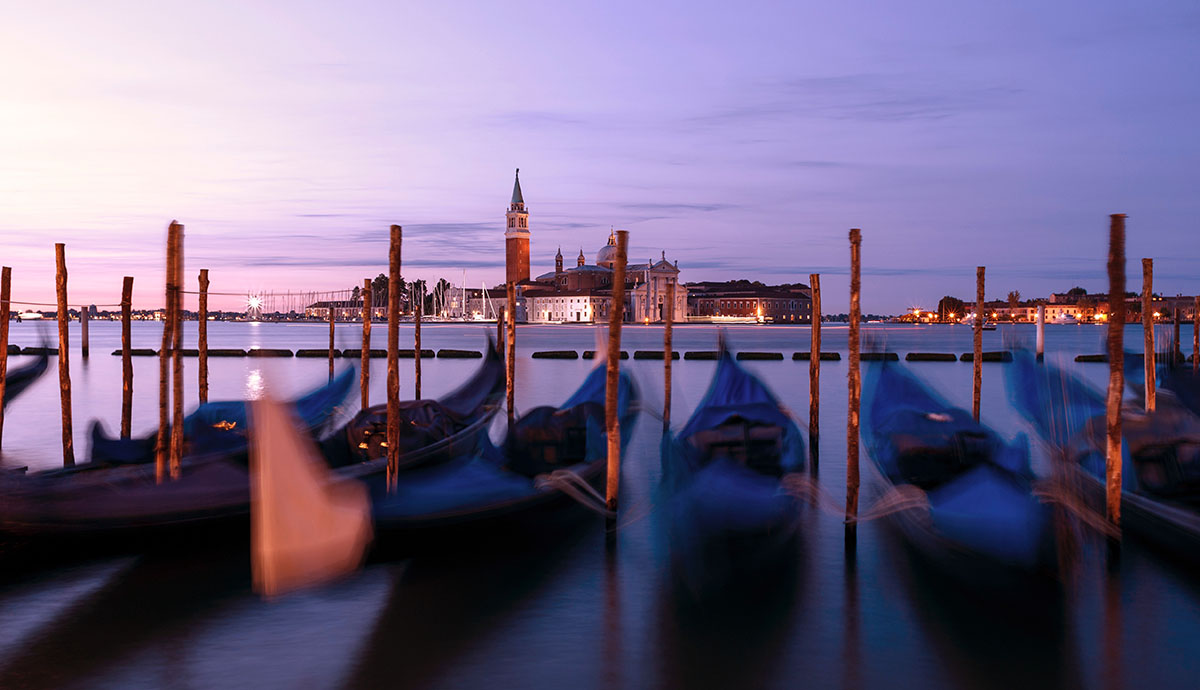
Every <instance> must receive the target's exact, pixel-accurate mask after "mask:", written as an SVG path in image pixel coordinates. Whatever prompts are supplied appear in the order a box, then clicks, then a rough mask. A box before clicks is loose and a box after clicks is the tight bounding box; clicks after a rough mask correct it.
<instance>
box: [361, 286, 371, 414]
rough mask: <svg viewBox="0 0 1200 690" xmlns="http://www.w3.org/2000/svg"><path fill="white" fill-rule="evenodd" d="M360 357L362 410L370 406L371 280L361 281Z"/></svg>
mask: <svg viewBox="0 0 1200 690" xmlns="http://www.w3.org/2000/svg"><path fill="white" fill-rule="evenodd" d="M362 301H363V306H362V327H363V334H362V357H361V359H360V360H359V362H360V363H359V366H360V367H361V368H362V371H360V372H359V374H358V387H359V390H360V392H361V393H362V409H364V410H365V409H367V408H368V407H370V406H371V385H370V384H371V308H372V305H371V279H370V278H364V279H363V289H362Z"/></svg>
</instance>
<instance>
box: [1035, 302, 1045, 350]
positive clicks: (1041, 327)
mask: <svg viewBox="0 0 1200 690" xmlns="http://www.w3.org/2000/svg"><path fill="white" fill-rule="evenodd" d="M1045 357H1046V305H1044V304H1039V305H1038V307H1037V361H1039V362H1040V361H1042V360H1043V359H1045Z"/></svg>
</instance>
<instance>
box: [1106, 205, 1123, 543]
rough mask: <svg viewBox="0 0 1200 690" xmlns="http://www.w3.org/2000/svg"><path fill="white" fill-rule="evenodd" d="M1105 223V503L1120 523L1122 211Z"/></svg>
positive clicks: (1114, 520) (1115, 523) (1109, 511)
mask: <svg viewBox="0 0 1200 690" xmlns="http://www.w3.org/2000/svg"><path fill="white" fill-rule="evenodd" d="M1110 219H1111V220H1110V223H1109V227H1108V305H1109V312H1110V313H1109V319H1108V400H1107V404H1106V409H1105V417H1106V424H1105V426H1106V431H1107V435H1106V438H1105V471H1104V479H1105V482H1104V486H1105V498H1106V500H1105V506H1106V509H1107V510H1106V513H1107V515H1108V519H1109V521H1111V522H1112V524H1113V525H1116V526H1120V524H1121V396H1122V393H1123V392H1124V390H1125V214H1124V213H1114V214H1112V216H1110Z"/></svg>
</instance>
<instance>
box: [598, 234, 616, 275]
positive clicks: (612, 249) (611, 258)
mask: <svg viewBox="0 0 1200 690" xmlns="http://www.w3.org/2000/svg"><path fill="white" fill-rule="evenodd" d="M616 262H617V237H616V235H615V234H613V233H609V235H608V244H606V245H604V246H603V247H601V248H600V251H599V252H597V254H596V265H597V266H604V267H606V268H612V267H613V264H615V263H616Z"/></svg>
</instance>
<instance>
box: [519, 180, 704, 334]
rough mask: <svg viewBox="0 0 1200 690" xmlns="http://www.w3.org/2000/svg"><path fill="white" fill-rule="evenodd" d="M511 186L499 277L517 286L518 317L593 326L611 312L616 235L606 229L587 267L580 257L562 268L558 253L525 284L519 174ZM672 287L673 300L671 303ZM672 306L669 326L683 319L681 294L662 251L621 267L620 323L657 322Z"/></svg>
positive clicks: (526, 236)
mask: <svg viewBox="0 0 1200 690" xmlns="http://www.w3.org/2000/svg"><path fill="white" fill-rule="evenodd" d="M517 175H518V177H517V179H516V180H515V182H514V184H513V195H512V201H511V202H510V204H509V210H508V213H507V214H506V215H505V220H506V226H507V227H506V228H505V233H504V238H505V240H504V241H505V269H506V270H505V275H506V280H507V281H509V282H512V283H514V284H516V285H517V287H518V293H519V295H520V297H519V302H520V305H519V306H518V312H519V313H518V318H520V316H521V312H523V316H524V317H525V318H524V320H526V321H530V322H537V323H596V322H604V321H607V320H608V315H609V312H610V309H611V308H612V288H613V274H614V271H613V267H614V264H615V262H616V258H617V256H616V254H617V246H616V245H617V240H616V233H615V232H614V231H612V230H611V229H610V231H609V235H608V241H607V243H606V244H605V245H604V246H602V247H601V248H600V250H599V251H598V252H597V253H596V262H595V263H594V264H589V263H588V262H587V258H586V256H585V255H584V253H583V249H580V250H579V256H578V257H577V258H576V259H575V265H574V266H571V267H569V268H568V267H564V265H563V255H562V248H561V247H560V248H559V250H558V254H557V256H555V258H554V270H553V271H551V272H548V273H543V274H542V275H539V276H537V277H536V278H533V279H532V280H531V279H530V277H529V276H530V270H529V266H530V262H529V240H530V230H529V213H528V211H527V210H526V209H525V199H524V196H523V195H522V193H521V181H520V177H519V175H520V170H519V169H518V171H517ZM672 287H674V290H673V295H674V299H673V300H672V299H671V295H672ZM671 301H673V302H674V306H675V310H674V321H676V322H681V321H686V320H687V290H686V289H685V288H684V287H683V286H682V285H680V283H679V262H678V261H676V262H674V263H672V262H670V261H667V255H666V252H665V251H663V252H662V254H661V256H660V258H659V259H658V260H657V261H655V260H653V259H650V260H648V261H646V262H645V263H628V258H627V263H626V267H625V321H626V322H632V323H662V322H663V321H665V320H666V318H667V314H668V306H667V305H668V304H670V302H671Z"/></svg>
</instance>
